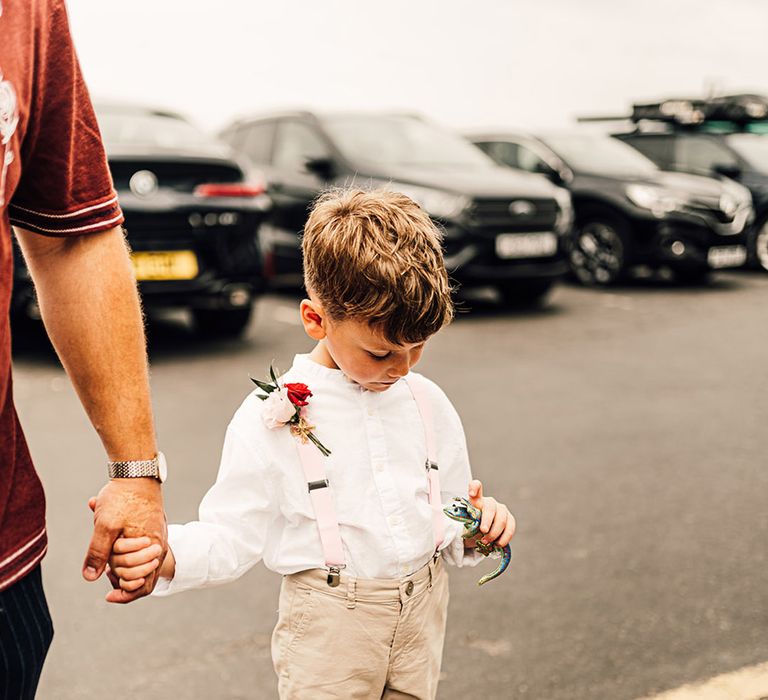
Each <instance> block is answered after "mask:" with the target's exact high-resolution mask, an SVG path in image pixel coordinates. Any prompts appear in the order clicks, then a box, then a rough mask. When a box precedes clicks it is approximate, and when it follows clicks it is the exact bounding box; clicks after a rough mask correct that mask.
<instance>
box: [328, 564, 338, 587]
mask: <svg viewBox="0 0 768 700" xmlns="http://www.w3.org/2000/svg"><path fill="white" fill-rule="evenodd" d="M340 582H341V572H340V571H339V567H338V566H330V567H328V578H327V579H326V583H327V584H328V585H329V586H330V587H331V588H336V586H338V585H339V583H340Z"/></svg>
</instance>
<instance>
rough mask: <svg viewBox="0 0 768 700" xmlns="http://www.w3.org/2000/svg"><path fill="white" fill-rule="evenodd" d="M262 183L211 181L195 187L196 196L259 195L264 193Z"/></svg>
mask: <svg viewBox="0 0 768 700" xmlns="http://www.w3.org/2000/svg"><path fill="white" fill-rule="evenodd" d="M264 191H265V188H264V185H263V184H261V183H244V182H210V183H206V184H204V185H198V186H197V187H195V196H196V197H258V196H259V195H260V194H264Z"/></svg>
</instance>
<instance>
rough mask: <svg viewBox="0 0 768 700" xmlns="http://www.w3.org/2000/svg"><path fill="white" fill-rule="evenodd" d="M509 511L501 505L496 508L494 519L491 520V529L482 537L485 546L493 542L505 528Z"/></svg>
mask: <svg viewBox="0 0 768 700" xmlns="http://www.w3.org/2000/svg"><path fill="white" fill-rule="evenodd" d="M508 516H509V511H508V510H507V509H506V508H505V507H504V506H503V505H501V504H499V505H498V506H497V508H496V517H495V518H494V519H493V523H492V525H491V529H490V530H488V534H487V535H486V536H485V537H483V539H484V540H485V542H486V543H487V544H490V543H491V542H495V541H496V540H497V539H499V537H500V536H501V534H502V533H503V532H504V528H505V527H506V526H507V518H508Z"/></svg>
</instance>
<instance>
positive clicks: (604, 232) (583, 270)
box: [569, 216, 629, 286]
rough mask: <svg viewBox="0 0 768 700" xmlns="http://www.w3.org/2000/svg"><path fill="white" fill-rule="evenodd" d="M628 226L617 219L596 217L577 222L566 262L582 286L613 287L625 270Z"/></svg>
mask: <svg viewBox="0 0 768 700" xmlns="http://www.w3.org/2000/svg"><path fill="white" fill-rule="evenodd" d="M628 241H629V226H628V225H627V224H626V223H625V222H624V221H622V220H621V219H619V218H613V217H609V216H597V217H590V218H588V219H584V220H583V221H581V222H579V223H577V225H576V228H575V230H574V233H573V238H572V243H571V250H570V253H569V261H570V264H571V270H572V271H573V274H574V275H575V276H576V278H577V279H578V280H579V281H580V282H581V283H582V284H586V285H601V286H605V285H609V284H614V283H615V282H617V281H618V280H619V279H621V277H622V275H623V274H624V272H625V271H626V264H627V258H628V255H627V253H628Z"/></svg>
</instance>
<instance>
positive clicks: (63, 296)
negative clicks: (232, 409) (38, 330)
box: [16, 227, 166, 602]
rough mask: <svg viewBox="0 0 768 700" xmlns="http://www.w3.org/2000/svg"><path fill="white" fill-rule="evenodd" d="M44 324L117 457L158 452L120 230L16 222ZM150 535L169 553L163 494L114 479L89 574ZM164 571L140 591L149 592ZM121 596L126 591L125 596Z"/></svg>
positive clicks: (146, 481)
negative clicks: (117, 544) (123, 543)
mask: <svg viewBox="0 0 768 700" xmlns="http://www.w3.org/2000/svg"><path fill="white" fill-rule="evenodd" d="M16 235H17V238H18V240H19V244H20V246H21V249H22V251H23V253H24V257H25V259H26V262H27V267H28V268H29V271H30V274H31V275H32V279H33V280H34V282H35V288H36V290H37V297H38V303H39V305H40V311H41V314H42V317H43V322H44V323H45V327H46V329H47V331H48V335H49V336H50V338H51V342H52V343H53V346H54V348H55V349H56V352H57V353H58V355H59V358H60V359H61V362H62V364H63V365H64V368H65V369H66V371H67V374H68V375H69V377H70V379H71V380H72V383H73V385H74V387H75V390H76V391H77V394H78V396H79V397H80V401H81V402H82V404H83V407H84V408H85V411H86V413H87V414H88V417H89V418H90V420H91V423H93V426H94V427H95V428H96V431H97V432H98V434H99V437H100V438H101V441H102V443H103V444H104V449H105V450H106V453H107V455H108V458H109V459H110V460H112V461H119V460H142V459H151V458H152V457H154V456H155V455H156V454H157V445H156V441H155V431H154V424H153V418H152V406H151V401H150V392H149V376H148V374H149V373H148V367H147V353H146V346H145V337H144V327H143V320H142V314H141V307H140V304H139V298H138V294H137V291H136V280H135V277H134V273H133V270H132V268H131V263H130V258H129V256H128V252H127V246H126V243H125V239H124V237H123V233H122V230H121V229H120V228H119V227H118V228H113V229H110V230H108V231H104V232H100V233H92V234H87V235H83V236H74V237H68V238H49V237H46V236H41V235H39V234H36V233H33V232H31V231H27V230H24V229H20V228H18V227H17V228H16ZM120 534H125V535H126V536H128V537H137V536H141V535H147V536H149V537H150V538H151V539H152V541H153V542H157V543H159V544H161V546H162V548H163V554H162V555H161V557H160V558H161V561H162V557H163V556H164V554H165V550H166V528H165V516H164V513H163V503H162V491H161V488H160V484H159V482H157V481H156V480H155V479H150V478H134V479H114V480H112V481H110V482H109V483H108V484H107V485H106V486H105V487H104V488H103V489H102V490H101V492H100V493H99V495H98V497H97V500H96V507H95V511H94V534H93V539H92V540H91V544H90V546H89V549H88V555H87V557H86V560H85V563H84V566H83V575H84V577H85V578H86V579H88V580H91V581H94V580H96V579H97V578H98V577H99V576H101V574H102V572H103V571H104V567H105V564H106V561H107V558H108V556H109V554H110V552H111V549H112V544H113V542H114V540H115V539H116V538H117V537H118V536H119V535H120ZM155 581H156V576H155V575H153V576H151V577H148V579H147V583H146V584H145V586H144V587H143V588H142V589H140V590H139V591H137V592H136V593H134V594H125V593H124V592H123V591H117V590H116V591H112V592H111V593H110V594H109V595H110V596H111V597H112V598H109V597H108V599H111V600H113V601H114V602H129V601H130V600H133V599H134V598H138V597H141V596H142V595H146V594H148V593H149V592H151V590H152V588H153V587H154V584H155ZM120 594H123V595H120Z"/></svg>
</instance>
